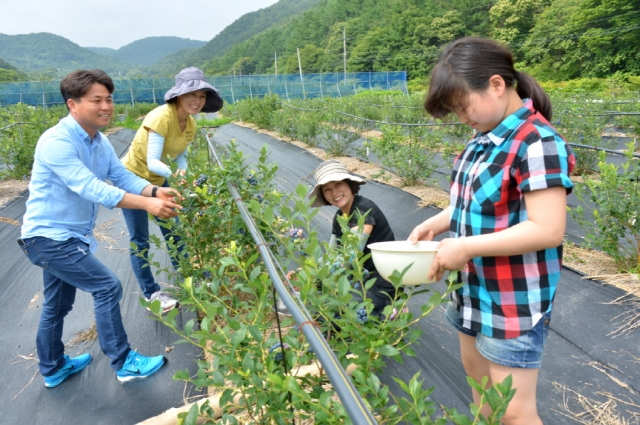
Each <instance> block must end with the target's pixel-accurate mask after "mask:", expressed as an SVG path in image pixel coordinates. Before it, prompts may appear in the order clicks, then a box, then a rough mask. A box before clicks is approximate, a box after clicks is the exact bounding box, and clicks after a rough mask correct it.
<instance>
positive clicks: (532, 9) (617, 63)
mask: <svg viewBox="0 0 640 425" xmlns="http://www.w3.org/2000/svg"><path fill="white" fill-rule="evenodd" d="M466 35H480V36H485V37H491V38H495V39H498V40H500V41H503V42H504V43H506V44H508V45H509V46H510V47H511V48H512V49H513V51H514V53H515V56H516V59H517V62H518V65H517V66H518V68H520V69H522V70H526V71H529V72H530V73H532V74H533V75H534V76H536V77H537V78H539V79H541V80H543V81H561V80H569V79H575V78H580V77H607V76H611V75H614V74H615V75H620V76H621V78H622V77H623V76H624V74H631V75H640V48H639V47H638V46H640V0H280V1H278V3H276V4H273V5H272V6H270V7H268V8H265V9H261V10H259V11H256V12H252V13H249V14H246V15H244V16H242V17H241V18H240V19H238V20H237V21H235V22H234V23H233V24H231V25H229V26H228V27H227V28H225V29H224V30H223V31H222V32H221V33H220V34H218V35H217V36H216V37H214V38H213V39H212V40H211V41H209V42H207V43H206V44H204V45H203V46H202V47H200V48H196V49H194V48H193V46H194V43H195V44H198V43H203V42H198V41H194V40H189V39H180V38H178V37H149V38H146V39H143V40H138V41H136V42H134V43H131V44H129V45H127V46H124V47H122V48H121V49H118V50H113V49H106V48H92V49H93V51H90V50H89V49H87V48H82V47H80V46H78V45H77V44H75V43H72V42H71V41H69V40H67V39H65V38H62V37H59V36H56V35H52V34H47V33H40V34H29V35H14V36H8V35H4V34H0V57H2V58H3V59H4V60H6V61H8V62H9V63H11V64H12V66H14V67H15V68H14V69H10V68H7V67H3V68H2V69H4V71H0V73H1V74H0V78H20V77H16V75H17V74H16V73H19V72H20V71H18V70H17V69H20V70H22V71H24V72H27V73H29V75H30V77H31V78H35V79H37V78H41V79H47V78H60V77H62V76H64V75H65V74H66V73H68V72H69V71H71V70H73V69H77V68H101V69H104V70H105V71H107V72H109V73H110V74H112V75H114V76H118V75H121V76H125V75H127V76H133V75H135V76H145V75H151V76H174V75H175V74H176V73H177V72H178V71H179V70H180V69H181V68H184V67H185V66H199V67H201V68H202V69H203V70H204V71H205V73H206V74H207V75H232V74H272V73H274V72H275V65H276V61H275V56H276V55H277V69H278V73H297V72H298V57H297V50H298V49H299V51H300V58H301V65H302V71H303V72H304V73H315V72H333V71H342V69H343V58H344V49H343V46H344V44H346V53H347V54H346V58H347V69H348V71H350V72H355V71H386V70H389V71H397V70H406V71H407V73H408V77H409V79H410V80H416V81H424V80H425V78H426V75H427V74H428V72H429V71H430V69H431V67H432V66H433V64H434V62H435V59H436V58H437V56H438V54H439V52H440V51H441V49H442V47H443V46H444V45H445V44H447V43H449V42H450V41H452V40H455V39H457V38H460V37H463V36H466ZM343 37H344V38H345V39H344V40H343ZM182 43H184V44H182ZM183 47H187V48H186V49H185V48H183ZM170 52H173V53H170ZM98 53H99V54H98ZM167 53H170V54H168V56H167ZM159 57H164V59H161V60H159V61H157V59H158V58H159ZM125 60H126V61H130V62H125ZM155 61H157V62H155ZM154 62H155V63H154ZM142 63H144V64H152V65H151V66H146V67H145V66H143V65H142ZM16 68H17V69H16Z"/></svg>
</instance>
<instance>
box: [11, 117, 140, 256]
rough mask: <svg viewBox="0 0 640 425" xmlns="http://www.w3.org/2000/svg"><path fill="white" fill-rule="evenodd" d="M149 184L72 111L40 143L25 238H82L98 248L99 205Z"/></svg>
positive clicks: (109, 205)
mask: <svg viewBox="0 0 640 425" xmlns="http://www.w3.org/2000/svg"><path fill="white" fill-rule="evenodd" d="M106 179H108V180H110V181H111V182H112V183H113V186H112V185H110V184H108V183H106V182H105V180H106ZM148 184H150V183H149V182H148V181H146V180H144V179H141V178H140V177H138V176H136V175H135V174H133V173H132V172H130V171H129V170H127V169H126V168H125V167H124V165H122V162H120V159H119V158H118V157H117V156H116V153H115V151H114V150H113V147H112V146H111V143H110V142H109V140H108V139H107V138H106V137H105V136H104V135H103V134H102V133H100V132H98V133H97V134H96V136H95V137H94V138H93V140H91V137H90V136H89V134H88V133H87V132H86V131H84V129H83V128H82V127H80V125H79V124H78V123H77V122H76V120H75V119H73V117H72V116H71V115H68V116H67V117H65V118H63V119H62V120H60V122H59V123H58V124H57V125H55V126H53V127H51V128H50V129H48V130H47V131H45V132H44V133H43V134H42V136H40V140H38V144H37V145H36V150H35V156H34V162H33V170H32V172H31V182H30V183H29V199H28V200H27V204H26V207H27V211H26V213H25V215H24V218H23V224H22V238H23V239H26V238H30V237H34V236H42V237H46V238H49V239H53V240H56V241H65V240H67V239H70V238H79V239H81V240H82V241H84V242H85V243H87V244H89V246H90V250H91V252H95V250H96V247H97V244H96V241H95V238H94V236H93V228H94V227H95V224H96V217H97V215H98V207H99V204H102V205H104V206H105V207H107V208H109V209H112V208H114V207H115V206H116V205H117V204H118V203H119V202H120V201H121V200H122V198H123V197H124V195H125V192H128V193H133V194H136V195H139V194H140V193H141V192H142V189H144V188H145V187H146V186H147V185H148Z"/></svg>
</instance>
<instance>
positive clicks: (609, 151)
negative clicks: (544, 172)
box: [569, 143, 640, 158]
mask: <svg viewBox="0 0 640 425" xmlns="http://www.w3.org/2000/svg"><path fill="white" fill-rule="evenodd" d="M569 146H573V147H576V148H582V149H591V150H594V151H603V152H606V153H610V154H612V155H621V156H625V153H624V152H620V151H614V150H613V149H606V148H600V147H598V146H589V145H579V144H577V143H569ZM633 156H634V157H635V158H640V154H637V153H634V154H633Z"/></svg>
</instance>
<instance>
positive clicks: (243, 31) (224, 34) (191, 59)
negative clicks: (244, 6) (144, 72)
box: [149, 0, 319, 76]
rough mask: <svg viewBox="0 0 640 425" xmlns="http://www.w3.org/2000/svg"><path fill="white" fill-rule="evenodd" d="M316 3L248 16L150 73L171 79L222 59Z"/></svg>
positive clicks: (280, 5)
mask: <svg viewBox="0 0 640 425" xmlns="http://www.w3.org/2000/svg"><path fill="white" fill-rule="evenodd" d="M318 1H319V0H280V1H279V2H277V3H275V4H273V5H271V6H269V7H267V8H264V9H260V10H257V11H255V12H250V13H247V14H245V15H243V16H242V17H240V18H239V19H237V20H236V21H235V22H233V23H232V24H231V25H229V26H228V27H226V28H225V29H224V30H222V31H221V32H220V33H219V34H218V35H216V36H215V37H214V38H213V39H212V40H211V41H209V42H208V43H206V44H205V45H204V46H203V47H201V48H199V49H197V50H195V51H189V50H187V51H181V52H178V53H175V54H173V55H170V56H167V57H166V58H164V59H163V60H162V61H160V62H158V63H157V64H155V65H154V66H153V67H152V68H151V69H150V70H149V73H151V74H154V75H162V76H173V75H175V74H176V73H177V72H178V71H179V70H180V69H182V68H184V67H186V66H201V65H202V64H204V63H205V62H207V61H209V60H211V58H214V57H218V56H220V55H222V53H224V52H225V51H226V50H227V49H229V48H230V47H231V46H233V45H236V44H238V43H242V42H244V41H246V40H248V39H249V38H251V37H253V36H255V35H257V34H260V33H261V32H263V31H265V30H267V29H271V28H277V27H281V26H283V25H284V24H286V23H288V22H289V21H291V19H292V18H293V17H294V16H296V15H299V14H301V13H303V12H305V11H307V10H309V9H311V8H312V7H313V6H315V5H316V4H318Z"/></svg>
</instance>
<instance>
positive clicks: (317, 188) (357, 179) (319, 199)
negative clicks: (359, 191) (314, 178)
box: [308, 173, 367, 208]
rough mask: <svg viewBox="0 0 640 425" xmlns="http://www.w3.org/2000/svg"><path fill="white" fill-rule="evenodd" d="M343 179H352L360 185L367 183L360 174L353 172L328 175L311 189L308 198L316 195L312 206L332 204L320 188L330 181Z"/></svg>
mask: <svg viewBox="0 0 640 425" xmlns="http://www.w3.org/2000/svg"><path fill="white" fill-rule="evenodd" d="M343 180H351V181H352V182H354V183H358V184H359V185H363V184H366V183H367V181H366V180H365V179H363V178H360V177H358V176H354V175H352V174H345V173H333V174H331V175H330V176H328V177H327V178H326V179H322V180H321V181H319V182H318V183H317V184H316V185H315V186H314V187H313V189H311V192H310V193H309V195H308V199H312V198H313V197H314V196H315V198H316V199H315V200H314V201H313V203H312V204H311V207H313V208H318V207H324V206H326V205H331V204H330V203H329V202H327V200H326V199H324V195H323V194H322V193H321V192H320V188H321V186H322V185H324V184H327V183H329V182H337V181H343Z"/></svg>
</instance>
